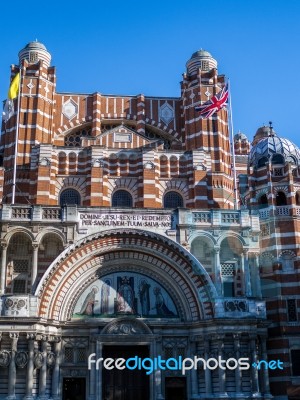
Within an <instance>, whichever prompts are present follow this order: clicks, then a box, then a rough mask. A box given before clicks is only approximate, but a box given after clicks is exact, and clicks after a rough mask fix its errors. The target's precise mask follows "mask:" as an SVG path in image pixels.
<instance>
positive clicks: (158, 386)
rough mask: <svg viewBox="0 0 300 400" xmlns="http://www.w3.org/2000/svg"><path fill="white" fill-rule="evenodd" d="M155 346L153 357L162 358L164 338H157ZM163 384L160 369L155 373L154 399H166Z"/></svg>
mask: <svg viewBox="0 0 300 400" xmlns="http://www.w3.org/2000/svg"><path fill="white" fill-rule="evenodd" d="M154 345H155V354H154V355H153V357H157V356H162V338H161V336H157V337H156V340H155V343H154ZM162 358H163V357H162ZM162 383H163V381H162V372H161V370H160V369H158V370H157V371H155V380H154V386H155V391H156V392H155V395H154V398H155V399H156V400H162V399H164V396H163V394H162Z"/></svg>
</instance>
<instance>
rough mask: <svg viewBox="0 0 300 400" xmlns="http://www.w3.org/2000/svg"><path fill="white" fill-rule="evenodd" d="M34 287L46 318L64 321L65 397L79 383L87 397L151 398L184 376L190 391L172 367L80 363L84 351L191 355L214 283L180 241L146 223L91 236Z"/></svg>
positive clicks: (141, 356)
mask: <svg viewBox="0 0 300 400" xmlns="http://www.w3.org/2000/svg"><path fill="white" fill-rule="evenodd" d="M36 294H38V296H39V298H40V302H39V315H40V317H42V318H43V319H44V320H49V321H51V323H60V324H61V323H63V329H62V341H61V353H62V356H61V359H62V362H61V365H60V370H61V379H60V387H61V388H62V392H61V393H60V394H61V397H62V398H65V399H67V395H68V394H69V392H70V391H71V390H73V389H72V388H74V387H75V386H76V385H77V386H78V387H80V390H81V391H82V390H83V391H85V393H86V395H85V397H82V399H81V400H84V399H87V398H88V397H89V396H90V397H92V396H95V398H99V399H100V398H103V399H105V400H110V399H113V400H125V399H126V400H130V399H143V400H147V399H149V400H152V399H154V398H159V397H164V396H165V394H166V393H169V396H170V395H171V393H173V391H174V388H175V386H176V385H177V383H178V382H179V381H180V382H181V386H182V385H183V383H184V385H183V386H182V387H181V389H180V390H181V391H183V392H187V391H188V390H189V389H188V387H187V383H186V382H187V380H186V378H185V377H181V376H178V378H182V379H181V380H180V379H179V380H178V379H176V380H175V381H174V380H172V379H171V378H172V376H173V374H172V371H167V372H165V371H155V373H154V372H153V373H151V374H146V371H145V370H142V371H141V370H138V369H137V370H136V371H134V372H133V371H128V370H127V371H118V370H117V369H115V370H114V371H113V372H112V370H109V373H108V372H107V371H106V370H105V368H103V367H102V368H101V367H100V366H99V369H95V368H91V369H90V370H88V368H87V362H86V361H85V362H86V363H85V365H84V363H82V365H81V367H80V368H79V367H78V366H77V365H76V362H77V364H78V360H79V361H80V360H83V359H84V358H83V356H82V354H83V353H84V351H85V355H86V358H85V360H87V357H88V356H89V355H90V354H95V357H96V358H97V359H99V358H104V359H108V358H109V359H115V358H119V357H122V358H124V359H128V358H134V357H138V358H139V359H144V358H149V357H150V358H151V359H153V360H154V359H155V358H157V357H158V356H160V357H166V358H169V357H171V356H173V357H177V358H178V357H179V356H185V355H186V356H187V355H188V354H189V352H190V350H189V340H188V336H189V334H190V333H189V332H190V331H189V330H190V329H191V327H192V326H194V325H195V324H198V323H199V322H200V321H205V320H208V319H210V318H212V317H213V313H214V299H215V289H214V286H213V284H212V282H211V280H210V278H209V276H208V274H207V272H206V271H205V270H204V269H203V267H202V265H201V264H200V262H199V261H198V260H197V259H196V258H195V257H194V256H193V255H191V254H190V253H188V252H187V251H186V250H185V249H183V248H182V247H181V246H179V245H178V244H177V243H175V242H173V241H172V240H170V239H168V238H166V237H163V236H161V235H158V234H154V233H149V232H144V231H140V230H110V231H106V232H102V233H99V234H95V235H93V236H89V237H86V238H85V239H83V240H81V241H79V242H77V243H76V245H73V246H71V247H69V248H68V249H66V250H65V251H64V252H63V253H62V254H61V256H59V257H58V258H57V259H56V260H54V262H53V263H52V265H51V266H50V267H49V269H48V271H47V272H46V274H45V278H44V279H43V281H41V282H40V284H39V286H38V288H37V292H36ZM50 299H51V301H49V300H50ZM77 332H78V333H77ZM78 336H80V337H78ZM178 374H179V372H178V373H177V375H178ZM75 380H76V381H75ZM174 382H175V383H176V385H175V383H174ZM174 385H175V386H174ZM78 390H79V389H78ZM80 390H79V391H80ZM70 393H71V392H70ZM139 396H140V397H139ZM141 396H142V397H141Z"/></svg>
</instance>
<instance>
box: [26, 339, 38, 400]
mask: <svg viewBox="0 0 300 400" xmlns="http://www.w3.org/2000/svg"><path fill="white" fill-rule="evenodd" d="M34 340H35V334H34V333H28V334H27V341H28V363H27V380H26V396H25V397H24V400H32V399H33V398H34V397H33V395H32V389H33V372H34Z"/></svg>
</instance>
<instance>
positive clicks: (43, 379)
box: [38, 336, 48, 400]
mask: <svg viewBox="0 0 300 400" xmlns="http://www.w3.org/2000/svg"><path fill="white" fill-rule="evenodd" d="M47 340H48V338H47V336H42V344H41V352H42V355H43V364H42V366H41V368H40V378H39V397H38V399H39V400H48V396H46V385H47V347H48V341H47Z"/></svg>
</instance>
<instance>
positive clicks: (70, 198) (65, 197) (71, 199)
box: [59, 189, 81, 206]
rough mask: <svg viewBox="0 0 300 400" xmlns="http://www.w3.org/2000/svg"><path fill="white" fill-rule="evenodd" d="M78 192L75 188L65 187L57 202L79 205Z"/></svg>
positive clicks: (62, 204)
mask: <svg viewBox="0 0 300 400" xmlns="http://www.w3.org/2000/svg"><path fill="white" fill-rule="evenodd" d="M80 202H81V201H80V194H79V193H78V192H77V190H75V189H66V190H64V191H63V192H62V193H61V195H60V200H59V204H60V205H61V206H65V205H72V206H74V205H77V206H80Z"/></svg>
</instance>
